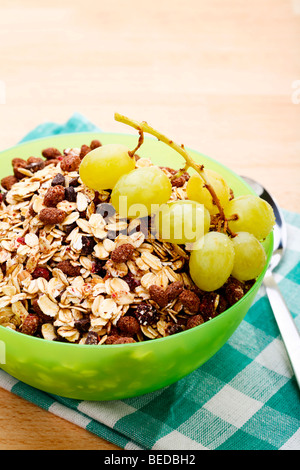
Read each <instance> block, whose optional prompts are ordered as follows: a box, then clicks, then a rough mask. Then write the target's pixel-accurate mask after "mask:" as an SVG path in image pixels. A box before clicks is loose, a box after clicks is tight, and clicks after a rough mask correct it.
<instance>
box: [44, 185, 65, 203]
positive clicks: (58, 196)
mask: <svg viewBox="0 0 300 470" xmlns="http://www.w3.org/2000/svg"><path fill="white" fill-rule="evenodd" d="M64 199H65V188H64V187H63V186H60V185H56V186H52V187H51V188H49V189H48V191H47V192H46V194H45V197H44V205H45V206H47V207H56V206H57V204H58V203H59V202H61V201H63V200H64Z"/></svg>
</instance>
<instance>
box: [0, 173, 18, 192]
mask: <svg viewBox="0 0 300 470" xmlns="http://www.w3.org/2000/svg"><path fill="white" fill-rule="evenodd" d="M17 182H18V178H16V177H15V176H13V175H10V176H5V178H2V180H1V186H2V187H3V188H4V189H6V191H9V190H10V189H11V188H12V187H13V185H14V184H15V183H17Z"/></svg>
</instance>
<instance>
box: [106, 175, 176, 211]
mask: <svg viewBox="0 0 300 470" xmlns="http://www.w3.org/2000/svg"><path fill="white" fill-rule="evenodd" d="M171 193H172V184H171V182H170V180H169V178H168V177H167V175H166V174H165V173H164V172H163V171H162V170H161V169H160V168H158V167H156V166H150V167H142V168H137V169H136V170H133V171H131V172H130V173H127V174H126V175H123V176H121V178H120V179H119V180H118V182H117V184H116V185H115V187H114V189H113V191H112V193H111V203H112V205H113V206H114V208H115V210H116V211H117V212H118V213H119V214H120V215H121V216H122V217H127V218H130V219H131V218H136V217H146V216H148V215H152V214H154V213H155V212H157V211H158V210H159V207H160V206H161V205H162V204H165V203H166V202H168V200H169V199H170V196H171Z"/></svg>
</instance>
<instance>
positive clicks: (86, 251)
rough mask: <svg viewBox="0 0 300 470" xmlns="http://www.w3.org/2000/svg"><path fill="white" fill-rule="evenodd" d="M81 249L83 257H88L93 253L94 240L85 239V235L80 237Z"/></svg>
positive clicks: (90, 238)
mask: <svg viewBox="0 0 300 470" xmlns="http://www.w3.org/2000/svg"><path fill="white" fill-rule="evenodd" d="M81 240H82V249H81V253H82V254H83V255H90V254H91V253H93V250H94V246H95V245H96V242H95V240H94V239H93V238H92V237H86V236H85V235H83V236H82V238H81Z"/></svg>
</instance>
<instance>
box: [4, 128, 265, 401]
mask: <svg viewBox="0 0 300 470" xmlns="http://www.w3.org/2000/svg"><path fill="white" fill-rule="evenodd" d="M96 138H98V139H99V140H100V141H101V142H102V143H110V142H119V143H122V144H125V145H127V146H128V147H129V148H134V147H135V146H136V143H137V136H133V135H126V134H105V133H101V134H99V133H85V132H83V133H76V134H65V135H60V136H54V137H48V138H43V139H36V140H34V141H31V142H28V143H24V144H20V145H18V146H16V147H13V148H11V149H8V150H6V151H4V152H1V153H0V175H1V177H3V176H6V175H9V174H11V173H12V168H11V160H12V158H14V157H21V158H27V157H29V156H32V155H34V156H39V155H40V154H41V150H42V149H44V148H47V147H56V148H59V149H60V150H63V149H65V148H67V147H80V146H81V145H82V144H84V143H86V144H88V143H89V142H90V141H91V140H92V139H96ZM190 153H191V154H192V156H193V158H194V159H195V160H196V161H198V162H199V163H200V162H201V163H203V164H204V165H205V166H206V167H207V168H211V169H213V170H216V171H218V172H219V173H221V174H222V175H223V176H224V177H225V179H226V181H227V182H228V183H229V185H230V187H231V188H232V189H233V191H234V193H235V195H242V194H252V193H253V191H252V190H251V188H250V187H249V186H247V184H246V183H245V182H244V181H243V180H242V179H241V178H240V177H239V176H237V175H236V174H235V173H233V172H232V171H231V170H229V169H228V168H226V167H224V166H222V165H220V164H219V163H217V162H216V161H214V160H212V159H210V158H208V157H205V156H203V155H200V154H199V153H197V152H195V151H193V150H190ZM138 154H139V155H140V156H143V157H149V158H151V160H152V161H153V162H154V163H155V164H159V165H161V166H170V167H173V168H181V167H182V163H183V160H182V157H181V156H180V155H178V154H177V153H176V152H174V151H173V150H172V149H171V148H169V147H168V146H166V145H165V144H163V143H161V142H158V141H157V140H156V139H152V138H147V139H145V142H144V144H143V146H142V148H141V149H139V152H138ZM264 246H265V250H266V253H267V264H266V266H265V269H264V271H263V272H262V273H261V275H260V276H259V278H258V279H257V281H256V283H255V284H254V286H253V287H252V288H251V289H250V290H249V292H248V293H247V294H246V295H245V296H244V297H243V298H242V299H241V300H240V301H239V302H237V303H236V304H235V305H233V306H232V307H231V308H229V309H228V310H226V311H225V312H224V313H222V314H221V315H219V316H217V317H216V318H214V319H212V320H210V321H208V322H206V323H204V324H202V325H200V326H197V327H195V328H193V329H190V330H187V331H184V332H181V333H178V334H176V335H172V336H168V337H165V338H160V339H155V340H149V341H145V342H141V343H132V344H120V345H106V346H105V345H102V346H97V345H78V344H71V343H70V344H69V343H59V342H51V341H46V340H44V339H40V338H35V337H31V336H27V335H25V334H21V333H18V332H15V331H13V330H10V329H8V328H5V327H3V326H0V348H1V350H2V351H3V350H4V352H5V361H1V362H5V364H1V367H2V369H3V370H5V371H6V372H8V373H9V374H11V375H12V376H13V377H15V378H16V379H18V380H21V381H23V382H24V383H26V384H28V385H31V386H33V387H36V388H38V389H40V390H43V391H45V392H48V393H53V394H56V395H60V396H64V397H69V398H75V399H78V400H117V399H124V398H129V397H133V396H138V395H142V394H145V393H148V392H152V391H154V390H157V389H160V388H162V387H165V386H167V385H170V384H172V383H174V382H176V381H178V380H179V379H181V378H183V377H184V376H186V375H188V374H189V373H191V372H192V371H194V370H195V369H197V368H198V367H199V366H201V365H202V364H203V363H205V362H206V361H207V360H208V359H210V358H211V357H212V356H213V355H214V354H215V353H216V352H217V351H218V350H219V349H220V348H221V347H222V346H223V345H224V344H225V343H226V341H227V340H228V339H229V338H230V336H231V335H232V334H233V332H234V331H235V330H236V328H237V327H238V326H239V324H240V323H241V321H242V320H243V318H244V317H245V315H246V313H247V311H248V310H249V308H250V306H251V304H252V303H253V300H254V298H255V296H256V294H257V291H258V289H259V287H260V285H261V283H262V280H263V277H264V274H265V271H266V269H267V265H268V263H269V260H270V257H271V254H272V249H273V235H272V234H270V235H269V236H268V238H267V239H266V241H265V242H264ZM245 341H247V338H245ZM1 342H2V343H1ZM1 350H0V352H1Z"/></svg>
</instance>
